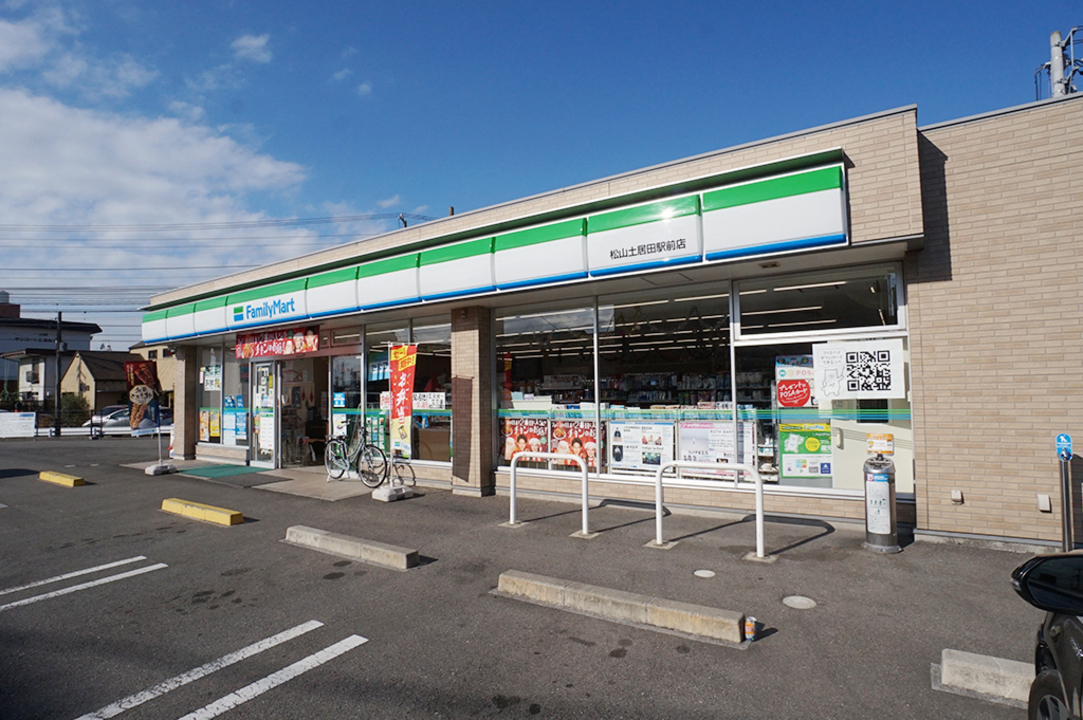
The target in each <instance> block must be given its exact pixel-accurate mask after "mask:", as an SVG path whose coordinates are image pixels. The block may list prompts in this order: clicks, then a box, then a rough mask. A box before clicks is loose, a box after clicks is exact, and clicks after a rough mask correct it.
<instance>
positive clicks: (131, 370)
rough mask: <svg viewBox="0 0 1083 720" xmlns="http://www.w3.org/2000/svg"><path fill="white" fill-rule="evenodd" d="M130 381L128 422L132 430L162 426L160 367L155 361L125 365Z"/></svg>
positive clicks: (125, 371)
mask: <svg viewBox="0 0 1083 720" xmlns="http://www.w3.org/2000/svg"><path fill="white" fill-rule="evenodd" d="M124 376H125V378H126V379H127V381H128V413H129V414H128V422H129V424H130V426H131V429H132V430H138V429H139V428H141V427H142V428H153V427H158V426H159V425H160V424H161V416H160V415H159V413H158V393H159V392H161V387H160V386H159V384H158V365H157V363H155V362H154V361H153V360H136V361H135V362H126V363H124Z"/></svg>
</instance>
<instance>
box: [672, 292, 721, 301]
mask: <svg viewBox="0 0 1083 720" xmlns="http://www.w3.org/2000/svg"><path fill="white" fill-rule="evenodd" d="M729 296H730V294H729V293H722V294H721V295H700V296H698V297H685V298H673V302H695V301H696V300H714V299H716V298H728V297H729Z"/></svg>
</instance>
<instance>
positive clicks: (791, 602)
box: [782, 595, 816, 610]
mask: <svg viewBox="0 0 1083 720" xmlns="http://www.w3.org/2000/svg"><path fill="white" fill-rule="evenodd" d="M782 604H783V605H785V606H786V607H792V608H794V609H795V610H811V609H812V608H814V607H816V601H815V600H813V599H812V598H807V597H805V596H804V595H789V596H787V597H784V598H782Z"/></svg>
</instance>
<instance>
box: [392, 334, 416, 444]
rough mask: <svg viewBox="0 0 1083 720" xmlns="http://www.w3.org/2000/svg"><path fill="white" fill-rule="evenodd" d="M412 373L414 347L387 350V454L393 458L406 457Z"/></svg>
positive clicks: (412, 405)
mask: <svg viewBox="0 0 1083 720" xmlns="http://www.w3.org/2000/svg"><path fill="white" fill-rule="evenodd" d="M415 370H417V345H396V346H394V347H392V348H391V454H392V456H394V457H400V458H407V459H409V457H410V429H411V427H412V426H413V409H414V372H415Z"/></svg>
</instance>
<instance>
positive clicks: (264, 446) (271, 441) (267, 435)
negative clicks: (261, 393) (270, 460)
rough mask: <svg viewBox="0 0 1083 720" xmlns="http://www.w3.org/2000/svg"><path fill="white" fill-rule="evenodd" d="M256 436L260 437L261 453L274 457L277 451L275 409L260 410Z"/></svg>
mask: <svg viewBox="0 0 1083 720" xmlns="http://www.w3.org/2000/svg"><path fill="white" fill-rule="evenodd" d="M255 419H256V420H257V421H258V424H257V425H256V434H257V435H258V436H259V449H260V452H263V453H266V454H270V455H273V454H274V451H275V433H274V428H275V411H274V408H273V407H272V408H260V410H259V415H257V416H256V417H255Z"/></svg>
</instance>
